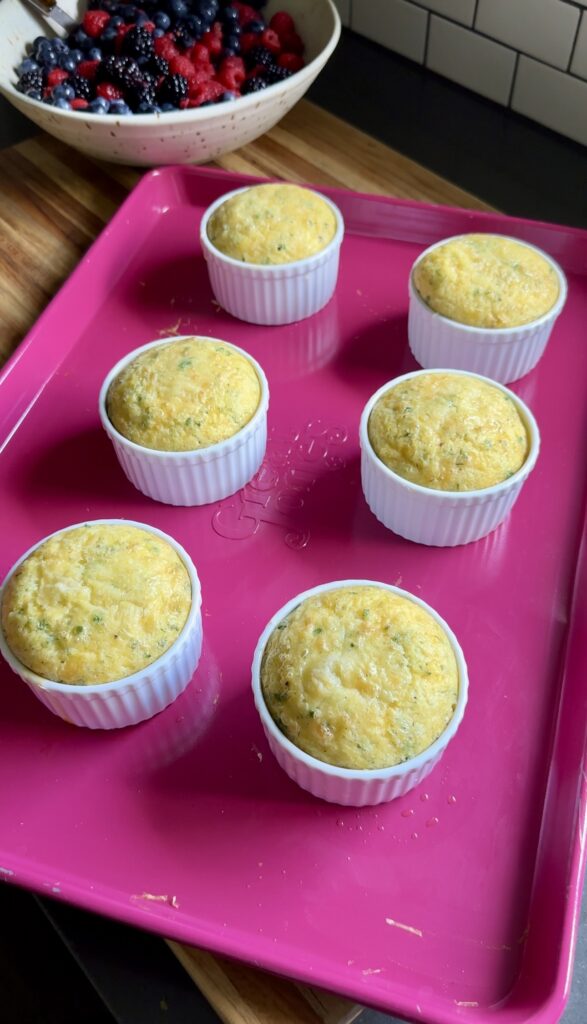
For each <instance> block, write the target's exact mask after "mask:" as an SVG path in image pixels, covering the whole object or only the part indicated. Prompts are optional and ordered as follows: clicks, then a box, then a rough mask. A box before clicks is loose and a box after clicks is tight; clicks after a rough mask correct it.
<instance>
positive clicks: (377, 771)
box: [252, 580, 469, 807]
mask: <svg viewBox="0 0 587 1024" xmlns="http://www.w3.org/2000/svg"><path fill="white" fill-rule="evenodd" d="M351 586H352V587H382V588H383V589H385V590H391V592H392V593H394V594H398V595H399V596H400V597H405V598H407V600H408V601H413V602H414V604H416V605H418V607H420V608H423V609H424V610H425V611H427V612H428V613H429V614H430V615H431V616H432V618H433V619H434V620H435V621H436V622H437V623H438V625H439V626H440V627H441V629H442V630H443V631H444V633H445V634H446V637H447V639H448V641H449V643H450V645H451V647H452V649H453V652H454V655H455V659H456V663H457V669H458V673H459V693H458V697H457V703H456V706H455V710H454V713H453V716H452V718H451V719H450V721H449V723H448V724H447V726H446V728H445V729H444V731H443V732H442V733H441V734H440V736H439V737H438V739H436V740H435V741H434V743H432V744H431V745H430V746H429V747H428V748H427V749H426V750H423V751H422V753H421V754H418V755H417V757H412V758H410V759H409V760H408V761H404V762H403V763H402V764H396V765H393V766H392V767H391V768H374V769H368V770H367V769H365V770H361V769H358V768H337V767H336V766H335V765H331V764H327V763H326V762H325V761H320V760H319V759H318V758H316V757H312V756H311V755H310V754H306V753H305V751H303V750H300V748H299V747H296V745H295V743H292V742H291V740H289V739H288V738H287V736H284V734H283V733H282V732H281V730H280V729H279V728H278V727H277V725H276V724H275V722H274V721H273V718H272V717H271V715H270V713H269V710H268V708H267V705H266V703H265V698H264V696H263V690H262V688H261V662H262V658H263V652H264V650H265V646H266V644H267V641H268V640H269V637H270V636H271V634H272V633H273V631H274V630H275V629H276V628H277V626H278V624H279V623H280V622H281V621H282V619H284V618H285V617H286V615H289V613H290V612H291V611H293V610H294V608H297V606H298V605H299V604H301V602H302V601H304V600H305V599H306V598H308V597H313V596H314V595H315V594H323V593H324V592H325V591H328V590H339V589H340V588H341V587H351ZM252 683H253V695H254V699H255V706H256V708H257V711H258V712H259V715H260V718H261V723H262V725H263V729H264V731H265V736H266V737H267V742H268V743H269V746H270V748H271V752H272V754H273V755H274V757H275V758H276V760H277V761H278V762H279V764H280V765H281V767H282V768H283V770H284V771H285V772H286V773H287V775H289V777H290V779H293V781H294V782H297V784H298V786H301V787H302V789H306V790H307V791H308V792H309V793H312V794H313V795H314V796H317V797H320V799H321V800H328V801H329V802H330V803H333V804H344V805H346V806H350V807H365V806H367V805H369V804H381V803H385V802H386V801H388V800H395V798H396V797H398V796H403V795H404V793H407V792H408V791H409V790H410V789H413V788H414V786H417V785H419V783H420V782H422V780H423V779H425V778H426V776H427V775H428V774H429V773H430V772H431V771H432V769H433V768H434V766H435V765H436V764H438V762H439V761H440V758H441V757H442V755H443V754H444V751H445V750H446V748H447V746H448V744H449V743H450V741H451V739H452V738H453V736H454V735H455V733H456V731H457V729H458V727H459V725H460V723H461V721H462V718H463V715H464V713H465V706H466V704H467V691H468V686H469V679H468V674H467V665H466V662H465V658H464V655H463V652H462V650H461V647H460V644H459V642H458V640H457V638H456V636H455V635H454V633H453V632H452V630H451V629H450V627H449V626H448V625H447V624H446V622H445V621H444V619H442V618H441V617H440V615H439V614H438V613H437V612H435V611H434V609H433V608H431V607H430V605H428V604H426V602H425V601H421V600H420V598H418V597H415V596H414V595H413V594H410V593H409V592H408V591H406V590H401V589H400V588H399V587H394V586H391V584H389V583H381V582H378V581H374V580H335V581H334V582H332V583H323V584H322V585H321V586H319V587H312V589H311V590H305V591H304V592H303V593H302V594H298V595H297V596H296V597H294V598H293V599H292V600H291V601H288V602H287V604H285V605H284V606H283V608H280V609H279V611H278V612H276V613H275V615H274V616H273V618H272V619H270V621H269V622H268V623H267V625H266V627H265V629H264V630H263V632H262V633H261V636H260V637H259V641H258V643H257V647H256V648H255V654H254V656H253V666H252Z"/></svg>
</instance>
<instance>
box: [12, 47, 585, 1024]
mask: <svg viewBox="0 0 587 1024" xmlns="http://www.w3.org/2000/svg"><path fill="white" fill-rule="evenodd" d="M309 98H311V99H313V100H314V102H316V103H318V104H319V105H322V106H324V107H326V108H327V109H328V110H330V111H331V112H332V113H334V114H337V115H338V116H340V117H342V118H344V119H346V120H348V121H350V122H351V123H353V124H355V125H356V126H357V127H359V128H361V129H362V130H364V131H366V132H368V133H370V134H372V135H374V136H376V137H377V138H378V139H380V140H381V141H382V142H385V143H387V144H388V145H390V146H392V147H393V148H394V149H397V150H398V151H400V152H402V153H404V154H405V155H406V156H409V157H411V158H412V159H414V160H417V161H418V162H420V163H422V164H423V165H424V166H426V167H428V168H430V169H431V170H434V171H436V173H438V174H440V175H442V176H444V177H445V178H447V179H449V180H451V181H453V182H455V184H458V185H460V186H461V187H462V188H465V189H467V190H468V191H470V192H471V193H473V194H475V195H478V196H480V197H481V198H482V199H484V200H485V201H486V202H488V203H490V204H493V205H495V206H496V207H497V208H499V209H501V210H503V211H504V212H506V213H510V214H514V215H518V216H527V217H532V218H536V219H541V220H552V221H558V222H561V223H564V224H571V225H574V226H576V227H587V188H586V187H585V186H586V182H587V152H586V150H585V149H584V148H583V147H581V146H579V145H578V144H576V143H574V142H571V141H569V140H567V139H565V138H563V137H561V136H558V135H556V134H555V133H553V132H550V131H549V130H548V129H545V128H542V127H541V126H539V125H537V124H534V123H533V122H531V121H528V120H527V119H526V118H523V117H521V116H520V115H517V114H515V113H513V112H512V111H509V110H506V109H503V108H501V107H499V106H498V105H496V104H493V103H491V102H489V101H486V100H483V99H481V98H480V97H478V96H476V95H474V94H473V93H469V92H467V91H466V90H463V89H461V88H460V87H459V86H456V85H453V84H452V83H451V82H448V81H446V80H445V79H442V78H439V77H438V76H436V75H434V74H432V73H431V72H429V71H427V70H425V69H423V68H421V67H419V66H418V65H415V64H412V63H411V62H409V61H407V60H404V59H402V58H400V57H397V56H396V55H394V54H391V53H390V52H388V51H386V50H383V49H382V48H381V47H378V46H377V45H376V44H374V43H371V42H369V41H368V40H365V39H362V38H361V37H358V36H356V35H354V34H353V33H350V32H347V31H345V32H344V33H343V38H342V41H341V44H340V46H339V48H338V50H337V52H336V53H335V55H334V57H333V58H332V60H331V61H330V63H329V64H328V66H327V67H326V69H325V70H324V72H323V73H322V75H321V76H320V78H319V79H318V81H317V82H316V83H315V84H314V86H313V87H312V89H311V91H310V93H309ZM35 130H36V129H35V128H34V126H33V125H32V124H30V122H28V121H27V120H25V119H24V118H22V117H21V116H20V115H19V114H17V112H16V111H14V110H13V109H12V108H11V107H10V106H9V105H8V104H7V103H6V102H5V101H4V100H3V99H1V98H0V146H9V145H12V144H14V143H16V142H18V141H20V140H21V139H23V138H26V137H27V136H29V135H31V134H33V132H34V131H35ZM350 159H352V154H350ZM0 906H1V907H2V910H3V918H4V922H5V925H4V928H3V929H2V935H1V936H0V981H1V986H2V1001H1V1008H0V1020H1V1021H6V1024H12V1022H13V1021H14V1022H16V1021H18V1022H19V1024H70V1022H71V1024H73V1022H78V1021H83V1022H84V1024H112V1022H113V1021H114V1020H115V1021H117V1022H119V1024H123V1022H124V1024H151V1022H153V1024H154V1022H162V1021H165V1022H166V1024H188V1022H190V1024H191V1022H192V1021H198V1022H202V1024H207V1022H208V1021H210V1022H213V1021H216V1020H218V1018H217V1016H216V1014H215V1013H214V1012H213V1011H212V1010H211V1009H210V1008H209V1006H208V1005H207V1003H206V1002H205V1000H204V999H203V997H202V996H201V995H200V994H199V992H198V991H197V990H196V988H195V987H194V985H193V983H192V982H191V980H190V979H189V977H188V976H187V974H186V973H185V972H184V971H183V969H182V968H181V967H180V966H179V964H178V963H177V961H176V960H175V958H174V957H173V955H172V954H171V953H170V951H169V950H168V949H167V947H166V946H165V945H164V943H163V942H162V941H161V940H160V939H159V938H157V937H155V936H152V935H147V934H143V933H140V932H136V931H133V930H131V929H129V928H128V927H126V926H123V925H121V924H118V923H116V922H112V921H108V920H105V919H102V918H99V917H96V916H94V915H91V914H88V913H86V912H84V911H80V910H77V909H75V908H72V907H68V906H65V905H62V904H58V903H53V902H51V901H47V900H40V899H37V898H36V897H34V896H31V895H30V894H28V893H25V892H21V891H19V890H16V889H14V888H12V887H10V886H8V885H5V886H1V885H0ZM57 936H59V939H58V938H57ZM60 940H62V941H60ZM31 952H32V956H31ZM33 957H34V983H33V981H32V979H33V972H32V967H31V963H32V959H33ZM586 1020H587V901H586V900H584V903H583V911H582V915H581V927H580V934H579V941H578V947H577V955H576V963H575V970H574V976H573V982H572V988H571V995H570V999H569V1004H568V1007H567V1010H566V1012H565V1014H564V1017H563V1021H564V1024H585V1021H586ZM361 1021H362V1024H385V1022H387V1024H392V1018H390V1017H386V1016H385V1015H383V1014H379V1013H375V1012H372V1011H366V1012H365V1014H364V1015H363V1016H362V1017H361Z"/></svg>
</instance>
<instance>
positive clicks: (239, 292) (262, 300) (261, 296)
mask: <svg viewBox="0 0 587 1024" xmlns="http://www.w3.org/2000/svg"><path fill="white" fill-rule="evenodd" d="M247 191H248V188H237V189H235V190H234V191H233V192H227V193H226V194H225V195H223V196H220V198H219V199H217V200H216V201H215V202H214V203H212V204H211V206H209V207H208V209H207V210H206V212H205V213H204V216H203V217H202V221H201V224H200V242H201V245H202V252H203V254H204V259H205V260H206V264H207V267H208V274H209V276H210V284H211V286H212V291H213V292H214V296H215V298H216V301H217V302H218V303H219V304H220V305H221V306H222V308H223V309H225V310H226V311H227V312H228V313H231V314H232V316H235V317H238V319H239V320H246V321H248V322H249V323H252V324H266V325H277V324H291V323H294V322H295V321H296V320H304V319H305V318H306V317H308V316H312V314H313V313H317V312H318V310H319V309H322V307H323V306H325V305H326V303H327V302H329V301H330V299H331V298H332V296H333V294H334V290H335V288H336V281H337V278H338V263H339V256H340V247H341V244H342V239H343V235H344V222H343V219H342V214H341V212H340V210H339V209H338V207H337V206H335V204H334V203H333V202H332V200H331V199H328V198H327V197H326V196H323V195H322V194H321V193H320V192H316V195H318V196H320V198H321V199H323V200H324V202H325V203H326V204H327V206H329V207H330V209H331V210H332V212H333V214H334V216H335V218H336V232H335V235H334V238H333V239H332V240H331V241H330V242H329V243H328V245H327V246H325V247H324V249H322V250H321V251H320V252H317V253H315V254H314V255H313V256H307V257H306V258H305V259H302V260H293V261H292V262H291V263H280V264H274V265H270V266H265V265H261V264H259V263H243V262H242V261H241V260H235V259H233V258H232V256H225V255H224V253H222V252H220V250H219V249H217V248H216V246H215V245H213V244H212V242H211V241H210V239H209V238H208V222H209V220H210V217H211V216H212V214H213V213H214V212H215V210H217V209H218V207H219V206H222V204H223V203H225V202H226V200H227V199H232V197H233V196H236V195H239V193H241V192H247Z"/></svg>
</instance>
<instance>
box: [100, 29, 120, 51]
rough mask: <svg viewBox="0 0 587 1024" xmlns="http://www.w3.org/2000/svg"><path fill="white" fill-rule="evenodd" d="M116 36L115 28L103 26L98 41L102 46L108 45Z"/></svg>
mask: <svg viewBox="0 0 587 1024" xmlns="http://www.w3.org/2000/svg"><path fill="white" fill-rule="evenodd" d="M117 36H118V32H117V31H116V29H115V28H105V29H104V31H103V32H102V35H101V36H100V42H101V43H102V46H104V47H108V46H109V45H110V43H114V40H115V39H116V38H117Z"/></svg>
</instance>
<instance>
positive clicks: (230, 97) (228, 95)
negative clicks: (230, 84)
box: [220, 89, 238, 103]
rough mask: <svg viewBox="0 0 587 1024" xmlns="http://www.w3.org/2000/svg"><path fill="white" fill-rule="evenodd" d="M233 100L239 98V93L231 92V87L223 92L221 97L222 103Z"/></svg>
mask: <svg viewBox="0 0 587 1024" xmlns="http://www.w3.org/2000/svg"><path fill="white" fill-rule="evenodd" d="M232 100H238V93H236V92H231V91H230V89H227V90H226V92H223V93H222V96H221V97H220V103H231V102H232Z"/></svg>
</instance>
